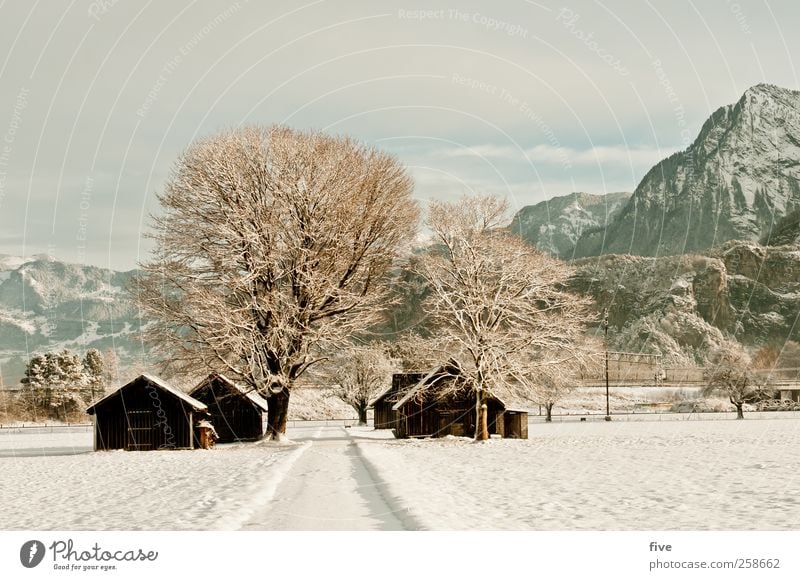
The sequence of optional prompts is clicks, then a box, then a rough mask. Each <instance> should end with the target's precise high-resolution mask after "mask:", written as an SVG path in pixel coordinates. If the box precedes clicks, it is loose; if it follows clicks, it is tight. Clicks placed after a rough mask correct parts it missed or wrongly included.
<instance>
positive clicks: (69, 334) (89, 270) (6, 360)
mask: <svg viewBox="0 0 800 580" xmlns="http://www.w3.org/2000/svg"><path fill="white" fill-rule="evenodd" d="M134 274H135V271H130V272H115V271H113V270H107V269H104V268H97V267H94V266H83V265H77V264H68V263H64V262H59V261H57V260H54V259H52V258H48V257H47V256H33V257H31V258H28V259H22V258H18V257H15V256H6V255H0V372H1V373H2V379H3V383H4V384H7V385H13V384H15V383H16V382H18V381H19V379H20V377H21V376H22V374H23V372H24V369H25V365H26V363H27V361H28V358H29V355H30V354H31V353H34V352H38V351H45V350H54V349H62V348H69V349H71V350H75V351H77V352H79V353H81V354H82V353H84V352H85V351H86V350H88V349H90V348H97V349H100V350H101V351H102V350H106V349H113V350H114V351H115V352H116V354H117V357H118V364H119V367H120V370H121V371H122V370H124V369H125V368H127V367H128V366H129V365H132V364H134V363H135V359H136V353H137V352H140V351H141V345H140V343H139V334H138V331H139V329H140V322H139V319H138V313H137V310H136V309H135V308H134V306H133V305H132V304H131V303H130V300H129V299H128V297H127V295H126V293H125V290H124V289H125V287H126V286H127V284H128V282H129V281H130V280H131V278H132V277H133V276H134Z"/></svg>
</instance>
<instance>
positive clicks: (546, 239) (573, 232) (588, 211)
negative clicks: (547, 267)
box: [510, 192, 631, 258]
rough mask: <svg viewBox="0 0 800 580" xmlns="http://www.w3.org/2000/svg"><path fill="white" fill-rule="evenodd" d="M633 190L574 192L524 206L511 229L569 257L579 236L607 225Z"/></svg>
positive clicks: (549, 250)
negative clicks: (605, 192)
mask: <svg viewBox="0 0 800 580" xmlns="http://www.w3.org/2000/svg"><path fill="white" fill-rule="evenodd" d="M630 197H631V194H630V193H624V192H621V193H609V194H607V195H593V194H591V193H581V192H576V193H571V194H569V195H564V196H560V197H554V198H552V199H549V200H547V201H542V202H540V203H537V204H536V205H528V206H525V207H523V208H522V209H521V210H519V211H518V212H517V214H516V215H515V216H514V219H513V220H512V222H511V226H510V227H511V229H512V231H513V232H514V233H517V234H519V235H520V236H522V237H523V238H524V239H525V240H527V241H528V242H529V243H530V244H532V245H534V246H536V247H537V248H539V249H540V250H542V251H544V252H548V253H550V254H553V255H556V256H561V257H565V258H566V257H570V256H571V254H572V250H573V249H574V247H575V243H576V242H577V241H578V238H580V237H581V235H582V234H583V233H584V232H586V231H588V230H596V229H598V228H603V227H605V226H606V225H607V224H608V223H609V222H610V221H611V220H612V219H613V218H614V217H615V216H616V215H617V214H618V213H619V212H620V210H621V209H622V208H623V207H624V205H625V203H626V202H627V201H628V199H630Z"/></svg>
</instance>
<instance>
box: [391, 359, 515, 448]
mask: <svg viewBox="0 0 800 580" xmlns="http://www.w3.org/2000/svg"><path fill="white" fill-rule="evenodd" d="M460 375H461V369H460V368H459V366H458V363H456V362H455V361H453V360H451V361H448V362H447V363H446V364H444V365H442V366H440V367H437V368H435V369H433V370H432V371H431V372H429V373H428V374H427V375H425V376H424V377H423V378H422V379H421V380H420V381H419V382H418V383H417V384H416V385H414V386H413V387H412V388H411V389H409V390H408V391H407V392H406V393H405V395H403V396H402V397H401V398H400V399H399V400H398V401H397V402H396V403H395V404H394V405H393V406H392V410H393V411H395V412H396V413H397V418H396V421H395V435H396V436H397V437H400V438H405V437H443V436H445V435H455V436H471V435H473V434H474V433H475V420H476V417H475V405H476V402H477V401H476V394H475V393H474V392H473V391H471V390H470V389H469V388H467V387H466V386H465V387H464V388H459V385H454V384H453V382H458V381H462V380H463V379H461V376H460ZM486 405H487V407H488V416H487V423H488V428H489V434H496V433H497V417H498V414H500V416H502V412H503V411H504V410H505V405H504V404H503V402H502V401H501V400H499V399H497V398H495V397H489V398H488V400H487V401H486Z"/></svg>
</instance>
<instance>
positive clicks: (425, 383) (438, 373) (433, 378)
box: [392, 359, 461, 411]
mask: <svg viewBox="0 0 800 580" xmlns="http://www.w3.org/2000/svg"><path fill="white" fill-rule="evenodd" d="M459 374H461V368H460V367H459V365H458V362H457V361H455V360H454V359H450V360H448V361H447V362H446V363H445V364H443V365H440V366H438V367H435V368H434V369H433V370H432V371H430V372H429V373H428V374H427V375H425V376H424V377H423V378H422V380H421V381H419V382H418V383H417V384H416V385H414V386H413V387H411V388H410V389H409V390H408V391H407V392H406V394H405V395H404V396H403V397H402V398H401V399H400V400H399V401H397V402H396V403H395V404H394V405H393V406H392V410H393V411H397V410H398V409H399V408H400V407H402V406H403V405H405V404H406V403H407V402H408V401H410V400H411V399H413V398H414V397H415V396H416V395H417V394H418V393H420V392H422V391H423V390H425V389H427V388H428V387H430V386H431V385H433V384H435V383H437V382H438V381H440V380H442V379H445V378H447V377H454V376H458V375H459Z"/></svg>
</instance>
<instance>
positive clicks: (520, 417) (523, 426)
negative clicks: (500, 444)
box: [497, 409, 528, 439]
mask: <svg viewBox="0 0 800 580" xmlns="http://www.w3.org/2000/svg"><path fill="white" fill-rule="evenodd" d="M497 433H498V434H499V435H500V436H501V437H503V439H527V438H528V411H526V410H523V409H506V410H505V411H501V412H500V413H499V414H498V415H497Z"/></svg>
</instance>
